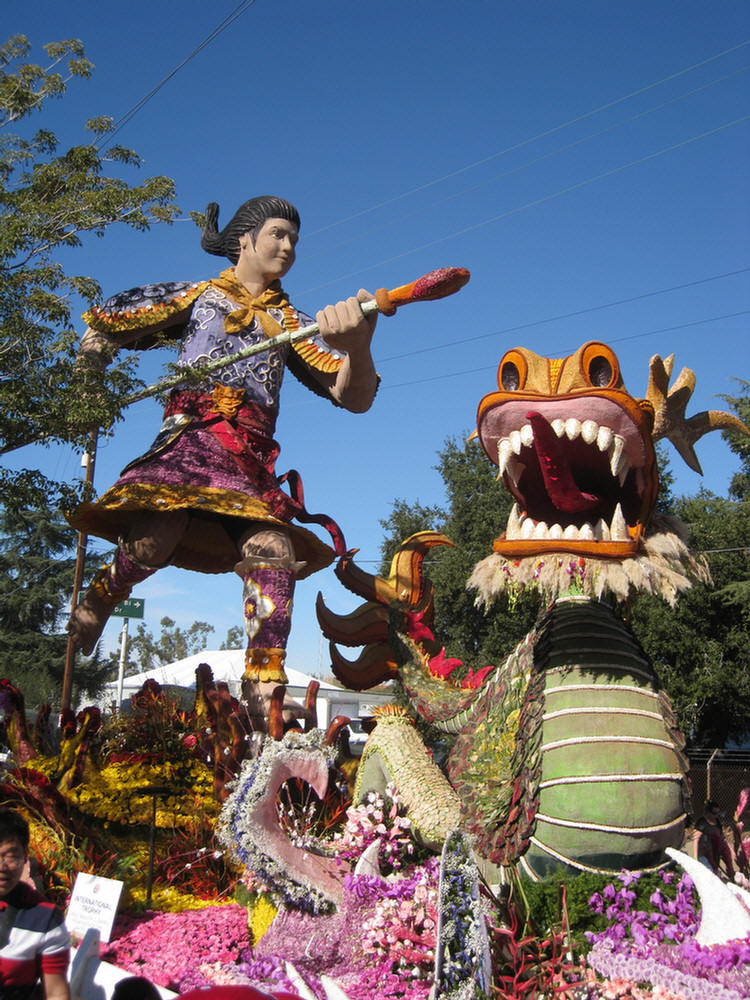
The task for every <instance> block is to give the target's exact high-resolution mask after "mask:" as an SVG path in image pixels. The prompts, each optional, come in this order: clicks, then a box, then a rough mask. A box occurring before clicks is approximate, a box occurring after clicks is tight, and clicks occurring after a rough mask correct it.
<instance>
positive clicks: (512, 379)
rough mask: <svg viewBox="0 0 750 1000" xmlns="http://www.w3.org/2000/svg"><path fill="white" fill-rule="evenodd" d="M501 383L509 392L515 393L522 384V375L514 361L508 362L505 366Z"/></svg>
mask: <svg viewBox="0 0 750 1000" xmlns="http://www.w3.org/2000/svg"><path fill="white" fill-rule="evenodd" d="M500 381H501V382H502V384H503V389H506V390H507V391H508V392H515V391H516V389H518V387H519V385H520V384H521V375H520V374H519V371H518V368H517V367H516V366H515V365H514V364H513V362H512V361H506V362H505V364H504V365H503V370H502V373H501V375H500Z"/></svg>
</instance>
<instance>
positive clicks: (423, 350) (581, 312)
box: [378, 267, 750, 364]
mask: <svg viewBox="0 0 750 1000" xmlns="http://www.w3.org/2000/svg"><path fill="white" fill-rule="evenodd" d="M748 271H750V267H741V268H738V269H737V270H736V271H726V272H725V273H724V274H714V275H712V276H711V277H710V278H697V279H696V280H695V281H686V282H684V283H683V284H682V285H672V286H671V287H670V288H659V289H657V290H656V291H654V292H642V293H641V294H640V295H631V296H630V297H629V298H627V299H614V300H613V301H612V302H603V303H602V304H601V305H598V306H588V307H587V308H586V309H576V310H574V311H573V312H568V313H560V314H559V315H558V316H548V317H547V318H546V319H537V320H533V321H532V322H530V323H519V324H518V325H517V326H506V327H503V328H502V329H500V330H492V331H491V332H490V333H478V334H476V335H475V336H473V337H462V338H461V343H462V344H470V343H472V341H476V340H488V339H489V338H491V337H501V336H503V335H504V334H506V333H518V332H519V331H520V330H530V329H532V328H533V327H535V326H544V325H545V324H546V323H557V322H559V321H560V320H563V319H572V318H573V317H575V316H586V315H587V314H588V313H593V312H599V311H600V310H602V309H612V308H613V307H614V306H622V305H627V304H628V303H630V302H641V301H642V300H643V299H650V298H653V297H654V296H656V295H666V294H667V293H668V292H679V291H682V290H683V289H685V288H694V287H695V286H696V285H705V284H708V282H710V281H719V280H720V279H721V278H732V277H734V276H735V275H738V274H746V273H747V272H748ZM638 336H642V335H641V334H638ZM447 347H455V341H453V340H451V341H446V342H445V343H443V344H430V345H429V346H427V347H420V348H417V349H416V350H414V351H406V352H405V353H403V354H392V355H391V356H390V357H388V358H379V359H378V364H385V363H386V362H387V361H400V360H401V359H402V358H410V357H413V356H414V355H415V354H428V353H430V352H432V351H443V350H445V349H446V348H447Z"/></svg>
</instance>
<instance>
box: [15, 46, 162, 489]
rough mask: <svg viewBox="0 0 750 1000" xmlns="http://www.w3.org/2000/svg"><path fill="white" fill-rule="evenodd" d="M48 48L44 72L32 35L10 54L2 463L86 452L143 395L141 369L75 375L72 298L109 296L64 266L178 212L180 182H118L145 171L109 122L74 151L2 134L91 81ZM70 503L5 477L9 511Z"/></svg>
mask: <svg viewBox="0 0 750 1000" xmlns="http://www.w3.org/2000/svg"><path fill="white" fill-rule="evenodd" d="M44 48H45V50H46V53H47V57H48V64H47V65H46V66H45V67H42V66H39V65H36V64H34V63H32V62H28V61H26V57H27V56H28V54H29V51H30V46H29V43H28V41H27V40H26V38H25V37H24V36H22V35H15V36H13V37H12V38H11V39H10V40H9V41H8V42H7V43H6V44H5V45H2V46H0V207H1V208H2V212H1V214H0V345H2V346H0V446H1V447H0V451H8V450H12V449H14V448H17V447H19V446H20V445H22V444H26V443H28V442H30V441H43V442H45V443H47V444H49V443H52V442H56V441H66V442H76V443H79V444H80V443H83V442H84V441H85V439H86V437H87V432H88V428H90V427H95V426H107V425H109V424H110V423H111V422H112V421H113V420H115V419H116V418H117V417H118V415H119V404H118V402H117V400H118V399H122V398H123V397H124V396H125V395H126V394H127V393H128V392H129V391H130V390H131V389H132V388H133V386H134V379H133V375H132V367H131V366H132V361H131V362H128V361H121V362H119V363H118V364H116V365H113V366H111V367H110V368H109V369H108V371H107V373H106V375H101V376H99V375H94V374H92V373H90V372H89V373H85V374H84V373H82V372H79V371H76V370H75V368H74V360H75V342H76V332H75V330H74V329H73V327H72V325H71V313H72V308H73V304H72V297H73V296H79V297H81V298H82V299H83V300H85V301H86V302H88V303H89V304H90V303H91V302H93V301H94V300H96V299H97V298H99V296H100V289H99V285H98V283H97V282H96V280H95V279H94V278H91V277H84V276H81V275H73V274H68V273H67V272H66V270H65V269H64V267H63V265H62V263H61V262H60V260H59V259H58V258H57V256H56V254H58V253H59V251H61V250H62V249H63V248H71V247H77V246H80V245H81V241H82V236H83V234H86V233H93V234H94V235H96V236H102V235H103V233H104V232H105V231H106V230H107V229H108V228H109V227H110V226H112V225H115V224H117V223H119V224H122V225H126V226H129V227H131V228H134V229H140V230H144V229H148V228H149V226H150V225H151V224H153V223H154V222H170V221H171V220H172V219H173V218H174V217H175V215H176V214H178V212H179V210H178V209H177V207H176V206H175V205H174V204H173V201H172V199H173V196H174V185H173V183H172V181H171V180H170V179H169V178H167V177H152V178H150V179H148V180H146V181H144V183H142V184H140V185H135V186H131V185H130V184H128V183H127V182H126V181H125V180H122V179H121V178H119V177H115V176H109V174H108V171H109V170H110V168H111V167H112V166H113V165H115V166H117V167H126V168H133V167H137V166H138V165H139V162H140V161H139V158H138V156H137V155H136V153H134V152H133V151H132V150H130V149H126V148H125V147H123V146H119V145H112V146H110V147H109V148H108V149H107V150H106V152H104V151H103V150H102V143H103V141H104V140H105V137H106V135H107V133H108V132H109V131H111V129H112V121H111V119H109V118H96V119H91V120H90V121H88V122H87V123H86V129H87V130H88V131H89V132H90V133H91V136H92V138H91V140H90V141H89V142H87V143H83V144H81V145H76V146H71V147H70V148H69V149H67V150H64V151H60V150H59V148H58V146H59V143H58V140H57V138H56V136H55V135H54V134H53V133H52V132H51V131H50V130H49V129H46V128H40V129H39V130H38V131H37V132H35V133H33V134H30V135H21V134H12V133H10V132H8V131H3V130H7V129H8V126H9V125H11V124H13V123H15V122H18V121H19V120H20V119H24V118H27V117H29V116H32V115H36V114H38V113H40V112H41V111H42V110H43V108H44V105H45V102H46V101H48V100H50V99H52V98H58V97H62V96H63V94H64V93H65V90H66V87H67V85H68V83H69V82H70V81H71V80H73V79H76V78H78V79H86V78H88V77H89V76H90V74H91V71H92V69H93V67H92V64H91V63H90V62H89V61H88V60H87V59H86V58H85V55H84V50H83V46H82V45H81V43H80V42H79V41H75V40H68V41H62V42H55V43H51V44H49V45H46V46H45V47H44ZM21 373H23V377H22V378H21V377H19V376H20V374H21ZM70 492H71V487H70V486H67V485H66V484H61V483H50V482H48V481H47V480H45V478H44V477H43V476H42V475H41V474H40V473H39V472H38V471H36V470H26V471H23V472H20V473H19V472H12V471H10V470H8V469H6V468H0V502H2V503H3V504H4V505H5V506H6V507H9V506H16V507H19V508H23V507H26V508H29V507H33V506H35V505H38V504H40V503H41V502H42V500H43V499H44V500H45V501H46V500H47V499H51V498H53V497H54V498H57V497H58V496H64V497H65V499H66V501H67V502H68V503H70V502H72V500H73V497H72V496H71V495H70Z"/></svg>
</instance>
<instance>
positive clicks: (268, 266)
mask: <svg viewBox="0 0 750 1000" xmlns="http://www.w3.org/2000/svg"><path fill="white" fill-rule="evenodd" d="M298 239H299V236H298V233H297V227H296V226H295V225H294V223H293V222H288V221H287V220H286V219H266V221H265V222H264V223H263V225H262V226H261V227H260V230H258V231H257V232H256V233H255V238H253V236H252V235H251V234H250V233H245V234H244V236H242V237H241V238H240V259H239V261H238V267H239V268H240V269H241V270H242V271H243V273H245V274H252V275H253V276H254V277H255V278H256V279H257V280H258V281H260V282H262V284H263V285H264V286H267V285H269V284H270V283H271V282H272V281H276V280H278V279H280V278H283V277H284V275H285V274H287V273H288V271H289V270H290V269H291V267H292V264H294V260H295V256H296V251H295V247H296V245H297V240H298Z"/></svg>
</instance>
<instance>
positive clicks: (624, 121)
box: [305, 65, 750, 259]
mask: <svg viewBox="0 0 750 1000" xmlns="http://www.w3.org/2000/svg"><path fill="white" fill-rule="evenodd" d="M749 69H750V65H749V66H741V67H740V68H739V69H737V70H734V71H733V72H732V73H726V74H724V76H720V77H716V78H715V79H714V80H710V81H709V82H708V83H705V84H703V86H701V87H695V88H694V89H693V90H688V91H685V92H684V93H683V94H680V95H679V96H677V97H674V98H672V99H671V100H669V101H664V102H663V103H662V104H656V105H654V106H653V107H651V108H647V109H646V110H645V111H640V112H638V114H635V115H631V116H630V117H629V118H621V119H620V120H619V121H617V122H614V123H613V124H612V125H608V126H607V127H606V128H602V129H598V130H597V131H596V132H591V133H589V135H586V136H583V137H582V138H580V139H576V140H575V141H573V142H569V143H566V145H564V146H558V147H557V149H553V150H551V151H550V152H548V153H543V154H542V155H540V156H536V157H534V158H533V159H531V160H525V161H524V162H523V163H520V164H518V166H515V167H510V168H509V169H508V170H504V171H502V173H499V174H493V175H492V177H488V178H487V179H486V180H483V181H481V182H480V183H478V184H474V185H472V186H471V187H467V188H462V189H461V190H460V191H456V192H454V193H453V194H449V195H446V196H445V197H443V198H439V199H437V200H436V201H431V202H429V203H428V204H427V205H422V206H420V207H419V208H414V209H412V210H411V211H410V212H406V213H399V214H398V215H397V216H396V217H395V218H393V219H390V220H389V221H388V222H384V223H382V224H381V225H378V226H373V227H371V228H370V229H365V230H358V231H357V233H356V235H354V236H350V237H347V238H346V239H343V240H339V241H338V242H337V243H331V244H329V245H328V246H326V247H321V248H320V249H319V250H317V251H316V250H313V252H312V253H308V252H307V251H306V253H305V256H306V258H308V259H314V258H316V257H320V256H322V255H323V254H326V253H329V252H331V251H332V250H337V249H339V248H340V247H343V246H348V245H350V244H352V243H355V242H356V243H360V242H361V241H362V240H363V239H364V238H365V237H367V236H371V235H373V233H378V232H382V231H383V230H384V229H389V228H392V227H393V226H397V225H401V224H402V223H403V222H404V221H405V220H406V219H411V218H413V217H414V216H415V215H423V214H424V213H425V212H429V211H431V210H432V209H434V208H438V207H439V206H441V205H445V204H446V203H447V202H449V201H455V200H456V198H460V197H462V196H463V195H466V194H472V193H473V192H475V191H479V190H481V188H483V187H487V185H489V184H494V183H495V182H496V181H499V180H502V179H503V178H504V177H510V176H512V175H513V174H517V173H520V172H521V171H522V170H526V169H527V168H528V167H533V166H536V165H537V164H539V163H543V162H544V161H545V160H550V159H552V158H553V157H555V156H559V155H560V154H561V153H566V152H568V151H569V150H571V149H575V148H576V147H578V146H582V145H584V143H587V142H590V141H591V140H592V139H598V138H599V137H600V136H603V135H606V134H607V133H608V132H614V131H615V130H616V129H618V128H622V127H623V126H624V125H630V124H632V123H633V122H636V121H639V120H640V119H641V118H646V117H648V115H651V114H655V113H656V112H657V111H663V110H664V109H665V108H668V107H671V106H672V105H674V104H679V103H680V101H684V100H687V99H688V98H689V97H694V96H695V95H696V94H699V93H701V92H703V91H705V90H708V89H709V88H710V87H715V86H717V85H718V84H720V83H724V82H725V81H727V80H730V79H732V77H735V76H739V75H740V74H741V73H746V72H747V71H748V70H749ZM318 232H322V230H318ZM307 239H308V236H306V237H305V240H307Z"/></svg>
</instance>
